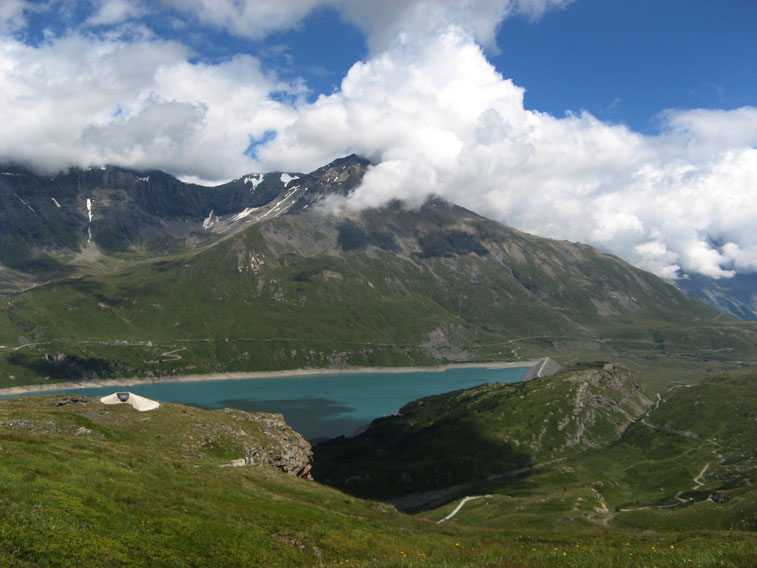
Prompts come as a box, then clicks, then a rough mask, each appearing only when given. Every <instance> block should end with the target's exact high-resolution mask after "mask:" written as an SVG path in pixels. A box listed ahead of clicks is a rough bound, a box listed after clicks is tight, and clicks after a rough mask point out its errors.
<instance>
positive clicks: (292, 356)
mask: <svg viewBox="0 0 757 568" xmlns="http://www.w3.org/2000/svg"><path fill="white" fill-rule="evenodd" d="M369 166H370V162H369V161H368V160H366V159H364V158H361V157H359V156H355V155H352V156H348V157H345V158H342V159H339V160H336V161H334V162H332V163H330V164H328V165H326V166H324V167H322V168H319V169H317V170H315V171H313V172H311V173H308V174H303V173H297V172H273V173H267V174H264V175H263V174H255V175H249V176H243V177H241V178H239V179H237V180H234V181H232V182H229V183H227V184H224V185H221V186H218V187H212V188H211V187H204V186H198V185H192V184H186V183H183V182H181V181H179V180H177V179H175V178H173V177H171V176H169V175H167V174H165V173H163V172H159V171H150V172H139V173H137V172H132V171H128V170H124V169H120V168H113V167H105V168H94V169H89V170H75V169H72V170H69V171H68V172H67V173H64V174H61V175H58V176H53V177H45V176H39V175H35V174H33V173H31V172H29V171H26V170H22V169H20V168H5V169H4V171H3V173H2V175H0V199H2V208H0V262H2V265H3V268H2V270H0V283H1V284H2V286H3V290H4V293H3V296H2V303H1V304H0V323H2V325H0V344H2V345H3V348H2V349H0V355H2V358H0V382H1V383H2V384H3V385H18V384H25V383H27V382H39V381H41V380H64V379H71V378H82V377H83V378H87V377H89V378H98V377H99V378H103V377H114V376H165V375H171V374H176V373H187V372H190V373H208V372H221V371H242V370H272V369H288V368H302V367H324V366H344V365H357V366H360V365H374V366H375V365H379V366H381V365H390V366H391V365H416V364H438V363H440V362H442V363H443V362H446V361H481V360H483V361H485V360H492V359H497V360H502V359H508V360H517V359H519V358H522V357H528V356H534V355H535V356H541V355H542V354H543V353H544V352H545V351H549V352H555V353H563V354H564V355H565V358H568V359H569V358H570V357H571V356H576V355H580V356H583V357H596V358H599V359H603V358H613V357H616V356H617V355H620V356H623V357H628V356H630V357H632V358H636V359H637V360H638V361H639V362H640V364H642V365H645V364H647V362H649V361H655V360H657V359H659V358H660V357H663V358H664V359H666V360H670V359H671V357H672V358H674V359H676V363H675V365H674V366H671V367H670V372H671V373H672V375H673V376H676V375H677V373H678V371H680V370H681V369H683V368H685V367H686V362H692V361H693V362H695V363H696V364H697V365H698V364H699V362H701V361H702V360H704V361H710V362H711V364H710V365H709V367H708V369H716V368H721V367H722V366H725V367H729V366H730V367H733V366H739V365H740V364H741V361H744V360H746V361H748V360H751V357H752V353H753V349H752V348H753V346H754V344H755V333H754V330H752V328H751V327H749V326H748V325H746V324H740V323H738V322H736V321H735V320H732V319H731V318H729V317H727V316H724V315H722V314H721V313H719V312H717V311H715V310H714V309H712V308H710V307H708V306H706V305H704V304H703V303H701V302H699V301H698V300H695V299H693V298H691V297H689V296H687V295H686V294H684V293H682V292H681V291H680V290H678V289H677V288H675V287H674V286H671V285H670V284H668V283H665V282H663V281H662V280H660V279H659V278H657V277H655V276H654V275H652V274H650V273H647V272H644V271H642V270H639V269H637V268H634V267H633V266H631V265H629V264H628V263H626V262H624V261H622V260H621V259H619V258H617V257H614V256H611V255H607V254H603V253H601V252H599V251H597V250H596V249H593V248H592V247H589V246H587V245H582V244H575V243H570V242H566V241H555V240H551V239H545V238H540V237H536V236H533V235H528V234H525V233H522V232H520V231H517V230H515V229H511V228H508V227H506V226H504V225H501V224H499V223H496V222H494V221H491V220H489V219H486V218H484V217H482V216H480V215H477V214H475V213H473V212H471V211H469V210H466V209H464V208H461V207H459V206H456V205H454V204H450V203H448V202H445V201H443V200H441V199H437V198H429V199H428V200H427V201H426V202H425V203H424V204H422V205H421V206H419V207H415V208H413V207H409V206H407V205H406V204H403V203H401V202H399V201H395V202H391V203H389V204H387V205H385V206H383V207H381V208H373V209H364V210H361V211H340V212H338V213H334V212H330V211H329V210H328V209H327V208H326V207H324V206H323V203H322V202H323V201H324V200H325V199H326V198H328V197H329V196H332V195H341V196H344V195H347V194H349V192H351V191H352V190H354V189H355V188H356V187H357V186H358V185H359V184H360V183H361V180H362V178H363V175H364V174H365V172H366V170H367V168H368V167H369ZM679 374H680V373H679Z"/></svg>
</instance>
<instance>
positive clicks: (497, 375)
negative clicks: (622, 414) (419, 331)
mask: <svg viewBox="0 0 757 568" xmlns="http://www.w3.org/2000/svg"><path fill="white" fill-rule="evenodd" d="M526 370H527V368H526V367H510V368H505V369H486V368H483V367H468V368H456V369H448V370H445V371H431V372H409V373H344V374H342V373H339V374H333V375H332V374H324V375H297V376H291V377H287V376H280V377H275V378H265V379H233V380H220V381H200V382H187V383H181V382H175V383H168V382H166V383H154V384H149V383H145V384H139V385H132V386H129V387H121V388H120V389H119V388H117V387H107V388H85V389H69V390H61V391H48V392H46V393H39V394H59V393H72V392H76V393H81V394H84V395H86V396H89V397H98V396H105V395H108V394H111V393H113V392H116V391H118V390H128V391H130V392H133V393H134V394H138V395H140V396H145V397H147V398H151V399H153V400H159V401H166V402H177V403H180V404H187V405H190V406H196V407H199V408H205V409H214V408H224V407H226V408H238V409H241V410H247V411H251V412H257V411H263V412H280V413H281V414H283V415H284V417H285V418H286V421H287V424H289V425H290V426H291V427H292V428H294V429H295V430H297V431H298V432H299V433H300V434H302V436H303V437H304V438H306V439H308V440H314V439H319V438H332V437H335V436H339V435H342V434H351V433H352V432H354V431H355V430H356V429H357V428H358V427H360V426H362V425H364V424H367V423H369V422H370V421H371V420H373V419H374V418H378V417H381V416H388V415H391V414H395V413H396V412H397V411H398V410H399V409H400V408H401V407H402V406H403V405H405V404H407V403H408V402H410V401H413V400H415V399H418V398H421V397H424V396H429V395H432V394H440V393H443V392H450V391H453V390H458V389H465V388H470V387H474V386H478V385H481V384H483V383H495V382H515V381H518V380H520V379H521V378H522V377H523V375H525V373H526Z"/></svg>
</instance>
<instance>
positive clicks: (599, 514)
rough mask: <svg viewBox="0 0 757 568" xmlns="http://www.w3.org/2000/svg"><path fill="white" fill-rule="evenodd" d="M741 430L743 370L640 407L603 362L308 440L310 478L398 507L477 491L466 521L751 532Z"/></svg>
mask: <svg viewBox="0 0 757 568" xmlns="http://www.w3.org/2000/svg"><path fill="white" fill-rule="evenodd" d="M755 424H757V373H755V372H754V371H750V372H744V373H736V374H724V375H717V376H714V377H711V378H708V379H706V380H704V381H701V382H698V383H696V384H694V385H690V386H686V387H675V388H672V389H670V390H669V391H667V392H666V393H664V394H663V395H661V396H659V398H657V400H655V401H654V403H652V401H651V400H650V398H649V395H648V393H647V392H646V390H645V389H644V388H643V387H641V386H640V383H639V382H638V379H635V378H634V377H633V375H629V373H628V372H627V371H626V370H624V369H622V368H610V367H609V366H607V367H605V368H602V369H600V368H596V369H588V370H587V369H583V370H573V371H568V372H565V373H562V374H560V375H556V376H553V377H548V378H541V379H536V380H534V381H531V382H529V383H521V384H514V385H513V384H500V385H484V386H482V387H478V388H476V389H470V390H466V391H459V392H454V393H448V394H445V395H439V396H435V397H428V398H425V399H421V400H419V401H416V402H414V403H411V404H408V405H406V406H405V407H403V408H402V409H401V410H400V413H399V414H398V415H397V416H392V417H387V418H383V419H379V420H376V421H374V422H373V423H372V425H371V426H370V427H369V428H368V429H367V430H366V431H365V432H364V433H362V434H361V435H359V436H357V437H354V438H343V437H342V438H337V439H334V440H331V441H328V442H325V443H323V444H320V445H318V446H316V447H315V460H314V463H315V467H314V470H313V471H314V475H315V477H316V479H319V480H322V481H324V482H326V483H329V484H332V485H334V486H336V487H339V488H341V489H343V490H345V491H348V492H350V493H353V494H355V495H360V496H372V497H380V498H389V497H394V498H396V497H403V498H401V499H394V500H393V502H394V503H395V504H397V505H398V506H401V507H403V508H407V509H410V510H417V509H419V508H429V507H434V506H437V505H438V504H439V503H444V502H448V501H450V500H453V499H455V498H456V497H460V496H462V495H485V494H488V495H489V497H487V498H486V499H479V500H477V501H475V502H472V503H471V504H470V505H466V506H465V508H464V510H463V511H462V512H461V513H460V514H459V515H458V517H456V522H458V523H465V524H469V525H471V526H486V527H499V528H503V527H518V526H545V525H546V526H552V527H561V526H565V524H566V523H570V524H578V525H580V526H590V525H595V524H601V525H604V526H615V527H629V528H634V529H656V530H676V529H738V530H757V492H755V486H754V479H755V474H757V454H756V453H755V448H757V435H756V434H755V432H757V429H755ZM452 509H453V507H452V506H445V507H442V508H441V509H439V510H438V511H433V512H428V513H425V514H424V515H425V516H427V517H429V518H432V519H435V520H438V519H441V518H442V517H443V516H445V515H446V514H448V513H449V512H450V511H451V510H452Z"/></svg>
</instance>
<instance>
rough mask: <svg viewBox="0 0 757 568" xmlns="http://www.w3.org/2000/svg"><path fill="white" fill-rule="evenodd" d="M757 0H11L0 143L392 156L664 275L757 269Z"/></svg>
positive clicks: (4, 11)
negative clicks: (756, 197)
mask: <svg viewBox="0 0 757 568" xmlns="http://www.w3.org/2000/svg"><path fill="white" fill-rule="evenodd" d="M756 21H757V2H752V1H750V0H729V1H714V0H709V1H704V0H685V1H684V0H612V1H609V0H575V1H572V0H476V1H465V0H382V1H381V2H377V1H375V0H255V1H252V0H249V1H241V2H240V1H234V0H153V1H149V2H148V1H147V0H4V1H3V2H2V3H0V124H3V125H4V126H3V128H4V132H3V136H0V162H20V163H23V164H27V165H29V166H31V167H34V168H37V169H38V170H40V171H57V170H60V169H65V168H66V167H69V166H80V167H88V166H93V165H99V164H104V163H110V164H116V165H122V166H125V167H133V168H137V169H149V168H160V169H163V170H165V171H168V172H170V173H172V174H174V175H177V176H179V177H181V178H182V179H187V180H193V181H203V180H206V181H208V182H215V181H222V180H227V179H230V178H233V177H236V176H239V175H242V174H245V173H249V172H254V171H272V170H277V169H280V170H288V171H308V170H311V169H314V168H316V167H318V166H321V165H323V164H325V163H327V162H328V161H330V160H332V159H335V158H337V157H340V156H343V155H346V154H349V153H352V152H356V153H359V154H363V155H365V156H367V157H369V158H371V159H372V160H373V161H374V162H375V163H376V164H377V165H376V166H375V167H374V168H372V169H371V170H370V171H369V173H368V175H367V176H366V178H365V181H364V183H363V185H362V186H361V187H360V188H359V189H358V190H357V191H356V192H355V194H354V195H352V196H351V197H349V198H348V199H346V200H345V201H344V202H339V203H336V202H335V203H331V204H330V206H331V207H332V209H336V208H339V207H349V208H352V209H359V208H361V207H368V206H378V205H381V204H382V203H384V202H386V200H388V199H395V198H400V199H403V200H405V201H406V202H407V203H408V206H414V205H417V204H418V203H421V202H422V201H423V200H424V199H425V198H426V197H427V196H428V195H429V194H432V193H433V194H437V195H441V196H443V197H446V198H447V199H449V200H451V201H454V202H456V203H459V204H461V205H464V206H466V207H469V208H471V209H473V210H475V211H477V212H479V213H482V214H485V215H487V216H490V217H492V218H494V219H497V220H499V221H502V222H504V223H507V224H509V225H512V226H515V227H517V228H520V229H523V230H526V231H528V232H532V233H536V234H540V235H543V236H550V237H554V238H561V239H562V238H564V239H569V240H573V241H581V242H586V243H589V244H592V245H595V246H597V247H599V248H600V249H602V250H606V251H609V252H612V253H614V254H617V255H619V256H621V257H623V258H625V259H627V260H629V261H630V262H632V263H634V264H636V265H637V266H640V267H642V268H645V269H647V270H651V271H653V272H655V273H657V274H659V275H661V276H664V277H668V278H675V277H680V276H681V275H682V274H685V273H692V272H697V273H701V274H704V275H707V276H712V277H716V278H721V277H722V278H728V277H730V276H732V275H733V274H735V273H737V272H755V271H757V232H756V231H754V230H753V227H754V226H755V224H757V206H755V200H754V199H753V192H754V188H755V187H757V100H755V93H757V65H755V63H754V61H755V60H756V59H757V57H756V56H757V39H755V36H757V34H755V33H754V32H753V27H754V22H756Z"/></svg>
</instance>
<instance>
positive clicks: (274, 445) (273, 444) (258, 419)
mask: <svg viewBox="0 0 757 568" xmlns="http://www.w3.org/2000/svg"><path fill="white" fill-rule="evenodd" d="M223 412H224V413H226V414H227V415H229V416H230V417H232V418H233V419H235V420H239V421H252V422H255V423H257V424H258V425H259V426H260V430H261V433H262V434H264V435H265V436H266V438H267V439H266V443H265V444H260V443H255V441H254V440H253V439H252V438H251V437H250V436H249V435H248V434H246V432H244V430H239V431H236V432H234V433H235V434H236V435H237V436H239V437H241V438H243V439H244V440H243V446H244V454H245V455H244V457H243V458H239V459H236V460H232V461H231V462H230V463H228V464H227V465H228V466H231V467H239V466H245V465H271V466H273V467H275V468H277V469H280V470H281V471H283V472H285V473H289V474H291V475H297V476H298V477H305V478H307V479H310V468H311V465H312V459H313V452H312V450H311V448H310V444H309V443H308V442H307V441H306V440H305V439H304V438H303V437H302V436H300V434H298V433H297V432H295V431H294V430H292V429H291V428H290V427H289V426H288V425H287V423H286V421H285V420H284V416H283V415H281V414H271V413H267V412H252V413H251V412H244V411H242V410H233V409H229V408H226V409H224V410H223Z"/></svg>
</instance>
